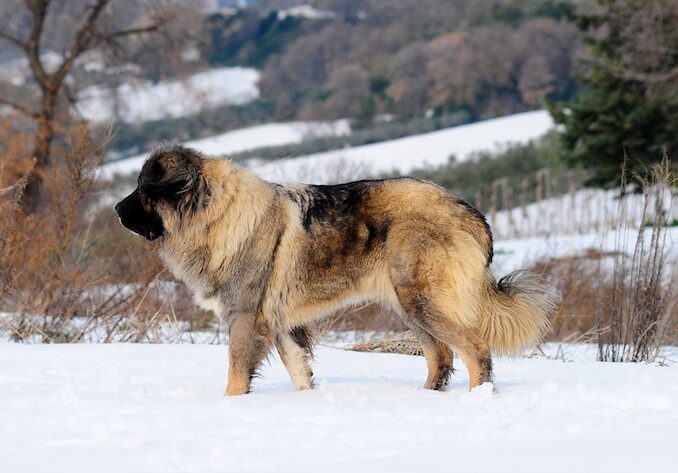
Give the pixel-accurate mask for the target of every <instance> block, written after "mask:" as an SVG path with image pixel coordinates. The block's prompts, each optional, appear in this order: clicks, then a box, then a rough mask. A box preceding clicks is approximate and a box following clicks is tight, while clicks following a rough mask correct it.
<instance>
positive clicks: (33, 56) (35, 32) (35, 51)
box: [24, 0, 51, 89]
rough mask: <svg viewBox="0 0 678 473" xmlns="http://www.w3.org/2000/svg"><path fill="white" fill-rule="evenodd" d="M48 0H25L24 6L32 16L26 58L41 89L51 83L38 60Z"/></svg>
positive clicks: (49, 86) (48, 87) (47, 87)
mask: <svg viewBox="0 0 678 473" xmlns="http://www.w3.org/2000/svg"><path fill="white" fill-rule="evenodd" d="M49 2H50V0H25V3H26V7H27V8H28V9H29V10H30V12H31V15H32V16H33V25H32V26H31V32H30V34H29V36H28V41H27V42H26V44H25V48H24V50H25V51H26V58H27V59H28V64H29V66H30V68H31V72H33V76H34V77H35V80H36V81H37V82H38V84H40V87H41V88H43V89H50V88H51V84H50V80H49V76H48V75H47V73H46V72H45V68H44V67H43V66H42V63H41V62H40V39H41V38H42V31H43V27H44V26H45V17H46V16H47V7H48V6H49Z"/></svg>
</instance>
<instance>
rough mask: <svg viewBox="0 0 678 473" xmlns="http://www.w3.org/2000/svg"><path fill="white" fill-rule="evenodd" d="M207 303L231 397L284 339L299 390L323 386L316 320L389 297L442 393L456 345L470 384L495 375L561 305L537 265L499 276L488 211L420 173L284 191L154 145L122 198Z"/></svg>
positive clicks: (126, 220) (133, 222)
mask: <svg viewBox="0 0 678 473" xmlns="http://www.w3.org/2000/svg"><path fill="white" fill-rule="evenodd" d="M116 211H117V212H118V215H119V216H120V220H121V222H122V224H123V225H124V226H125V227H127V228H128V229H130V230H132V231H133V232H135V233H138V234H140V235H142V236H144V237H146V238H147V239H149V240H157V241H158V243H159V244H158V247H159V250H160V255H161V257H162V259H163V261H164V262H165V264H166V265H167V267H168V268H169V269H170V270H171V271H172V272H173V273H174V275H175V276H176V277H177V278H178V279H180V280H182V281H184V282H185V283H186V284H187V285H188V287H189V288H190V289H191V290H192V291H193V293H194V295H195V300H196V302H197V303H198V304H199V305H200V306H201V307H203V308H205V309H208V310H211V311H214V312H215V313H216V314H218V315H219V316H221V317H223V318H224V319H225V320H227V322H228V324H229V350H230V357H229V373H228V386H227V389H226V394H227V395H238V394H245V393H247V392H249V390H250V385H251V379H252V376H253V374H254V373H255V371H256V369H257V367H258V366H259V364H260V363H261V361H262V360H263V358H264V357H265V356H266V355H267V353H268V352H269V350H270V349H271V348H272V346H273V345H275V347H276V348H277V350H278V352H279V354H280V357H281V359H282V361H283V363H284V364H285V366H286V368H287V370H288V372H289V374H290V377H291V379H292V382H293V383H294V384H295V385H296V387H297V388H298V389H309V388H311V387H312V386H313V381H312V376H313V373H312V371H311V368H310V364H309V361H310V357H311V338H310V336H309V332H308V328H307V327H308V326H309V324H311V323H312V322H313V321H315V320H317V319H319V318H321V317H323V316H325V315H329V314H331V313H333V312H335V311H337V310H338V309H340V308H342V307H346V306H348V305H353V304H357V303H362V302H366V301H378V302H380V303H381V304H383V305H384V306H388V307H390V308H392V309H393V310H394V311H395V312H397V313H398V314H400V316H401V317H402V318H403V320H404V321H405V323H406V324H407V325H408V326H409V327H410V328H411V330H412V332H413V333H414V334H415V335H416V337H417V339H418V340H419V342H420V343H421V345H422V347H423V351H424V354H425V356H426V362H427V365H428V378H427V379H426V382H425V384H424V387H425V388H430V389H441V388H443V387H444V386H445V385H446V384H447V382H448V378H449V375H450V371H451V368H452V351H451V349H452V348H454V350H456V351H457V352H458V353H459V355H460V356H461V358H462V359H463V361H464V364H465V365H466V367H467V368H468V371H469V377H470V387H471V388H473V387H474V386H477V385H479V384H481V383H483V382H486V381H491V380H492V358H491V350H493V351H494V352H496V353H498V354H513V353H516V352H518V351H520V350H521V349H523V348H524V347H526V346H527V345H529V344H530V343H533V342H534V341H535V340H537V339H538V338H539V337H540V336H541V335H542V333H543V331H544V330H545V328H546V326H547V320H548V316H549V314H550V313H551V311H552V310H553V304H552V303H551V302H550V301H549V300H548V298H547V297H546V296H545V290H544V288H543V286H542V285H541V284H540V283H539V282H538V280H537V279H536V278H535V277H534V276H531V275H530V274H528V273H525V272H516V273H513V274H511V275H509V276H507V277H505V278H503V279H501V280H500V281H499V282H497V281H496V280H495V278H494V275H493V274H492V271H491V270H490V266H489V265H490V262H491V261H492V233H491V231H490V228H489V226H488V224H487V222H486V221H485V218H484V216H483V215H482V214H481V213H480V212H479V211H478V210H476V209H475V208H474V207H472V206H471V205H469V204H467V203H466V202H464V201H463V200H461V199H459V198H457V197H454V196H452V195H450V194H448V193H447V192H446V191H445V190H444V189H442V188H440V187H438V186H436V185H434V184H431V183H428V182H423V181H419V180H416V179H410V178H402V179H385V180H369V181H358V182H350V183H347V184H340V185H334V186H318V185H301V184H300V185H293V186H280V185H277V184H273V183H269V182H266V181H264V180H262V179H260V178H259V177H257V176H256V175H254V174H253V173H252V172H250V171H247V170H245V169H241V168H238V167H237V166H235V165H233V164H231V163H230V162H229V161H225V160H219V159H210V158H207V157H204V156H202V155H201V154H200V153H198V152H197V151H194V150H192V149H189V148H185V147H182V146H165V147H162V148H159V149H156V150H155V151H153V152H152V153H151V155H150V157H149V159H148V160H147V161H146V162H145V164H144V166H143V169H142V171H141V174H140V176H139V180H138V187H137V188H136V189H135V190H134V192H132V193H131V194H130V195H129V196H128V197H126V198H125V199H124V200H122V201H121V202H120V203H118V204H117V205H116Z"/></svg>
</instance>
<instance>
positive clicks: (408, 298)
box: [396, 287, 492, 388]
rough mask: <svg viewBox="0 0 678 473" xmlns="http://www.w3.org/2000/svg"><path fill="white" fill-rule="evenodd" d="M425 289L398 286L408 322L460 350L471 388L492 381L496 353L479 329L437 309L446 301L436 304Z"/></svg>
mask: <svg viewBox="0 0 678 473" xmlns="http://www.w3.org/2000/svg"><path fill="white" fill-rule="evenodd" d="M421 289H422V288H416V289H414V288H411V287H400V288H398V287H396V293H397V294H398V298H399V299H400V303H401V304H402V307H403V309H404V310H405V313H406V314H407V316H409V321H408V323H409V324H411V325H415V326H416V327H418V328H419V330H421V331H423V332H425V333H427V334H428V335H429V336H430V337H432V338H434V339H435V340H437V341H439V342H442V343H443V344H445V345H447V346H448V347H452V348H454V349H455V350H456V351H457V352H458V353H459V355H460V356H461V359H462V360H463V361H464V364H465V365H466V368H467V369H468V372H469V387H470V388H474V387H476V386H478V385H480V384H482V383H484V382H488V381H489V382H491V381H492V355H491V353H490V348H489V346H488V345H487V343H486V342H485V341H484V340H483V339H482V338H480V336H479V335H478V333H477V330H476V329H475V328H472V327H463V326H460V325H459V324H458V323H456V322H455V321H454V319H453V318H452V317H450V316H449V315H447V314H445V313H444V312H443V311H442V310H440V309H437V307H438V306H440V305H442V304H435V302H434V300H435V298H434V297H432V296H430V295H429V293H428V292H427V291H426V290H425V289H424V290H423V291H422V290H421ZM422 346H424V344H423V343H422ZM424 353H426V352H424ZM428 358H429V357H428V356H427V362H428ZM429 369H430V364H429ZM427 381H428V380H427Z"/></svg>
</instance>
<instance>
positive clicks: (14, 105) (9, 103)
mask: <svg viewBox="0 0 678 473" xmlns="http://www.w3.org/2000/svg"><path fill="white" fill-rule="evenodd" d="M0 105H7V106H8V107H12V108H13V109H14V110H16V111H17V112H20V113H23V114H24V115H26V116H28V117H30V118H38V113H36V112H34V111H33V110H31V109H29V108H28V107H26V106H24V105H21V104H19V103H16V102H13V101H11V100H9V99H6V98H4V97H0Z"/></svg>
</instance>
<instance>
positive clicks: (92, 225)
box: [0, 126, 176, 343]
mask: <svg viewBox="0 0 678 473" xmlns="http://www.w3.org/2000/svg"><path fill="white" fill-rule="evenodd" d="M68 138H69V139H68V142H67V143H66V144H65V145H64V146H62V147H60V148H59V149H57V150H56V151H55V153H56V156H58V157H59V159H58V160H57V161H56V162H57V163H58V164H56V165H54V166H53V167H52V168H51V169H49V171H48V172H47V174H45V176H44V190H43V195H44V199H43V201H44V208H43V209H41V210H40V211H38V212H36V213H34V214H31V215H25V214H24V213H23V212H22V210H21V208H20V206H19V201H20V198H21V195H22V192H23V189H24V187H25V183H26V179H27V175H28V172H30V169H28V171H27V172H25V173H24V175H23V177H20V178H19V179H18V180H15V181H14V182H13V183H12V181H11V177H7V175H0V182H4V183H5V184H6V186H5V188H6V189H7V192H5V193H4V194H3V195H2V196H0V312H5V313H6V315H4V316H3V317H2V318H1V319H0V332H4V334H5V336H9V337H10V338H12V339H14V340H19V341H24V342H36V341H40V342H48V343H53V342H78V341H83V340H89V339H92V337H93V338H94V339H96V340H97V341H104V342H108V341H113V340H121V341H154V340H157V339H158V337H159V333H160V331H161V329H160V327H161V325H162V324H161V322H164V323H170V322H172V321H175V320H176V316H175V313H174V311H173V310H172V309H173V308H172V307H171V305H170V304H168V301H171V300H172V298H171V297H170V298H167V297H164V296H163V294H162V293H163V291H165V284H164V281H163V278H164V277H165V273H164V269H163V268H162V265H161V264H160V262H159V261H158V259H157V257H156V256H155V253H154V252H153V251H151V249H150V245H148V244H146V243H144V242H142V241H141V239H131V238H130V237H129V236H128V235H125V234H124V232H123V231H122V229H121V228H120V226H119V225H117V218H115V217H114V215H113V213H112V211H109V210H106V211H101V212H99V211H95V210H96V208H97V207H96V205H95V204H96V198H97V193H96V190H97V189H96V181H95V180H94V170H95V169H96V167H97V166H98V164H99V159H98V157H99V156H100V155H101V145H100V144H96V143H92V142H91V141H90V133H89V130H88V129H87V127H85V126H76V127H74V128H73V129H71V130H70V133H69V134H68ZM19 164H21V163H19ZM19 168H21V166H19ZM24 169H25V167H24Z"/></svg>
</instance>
